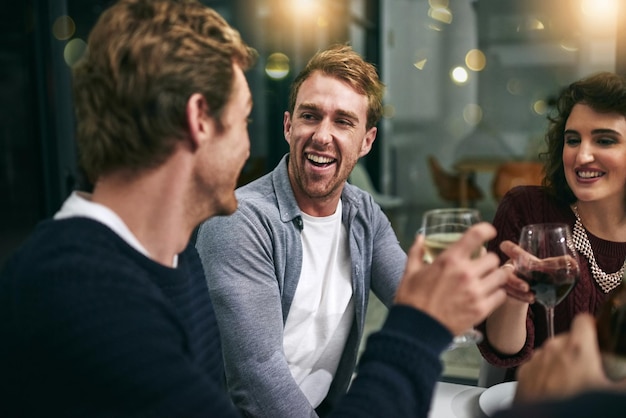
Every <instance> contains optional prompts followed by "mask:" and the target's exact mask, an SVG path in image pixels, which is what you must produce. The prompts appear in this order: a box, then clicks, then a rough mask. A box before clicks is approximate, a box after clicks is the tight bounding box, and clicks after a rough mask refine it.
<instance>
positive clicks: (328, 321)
mask: <svg viewBox="0 0 626 418" xmlns="http://www.w3.org/2000/svg"><path fill="white" fill-rule="evenodd" d="M302 215H303V216H302V219H303V221H304V227H303V229H302V250H303V254H302V256H303V257H302V273H301V274H300V280H299V282H298V287H297V289H296V293H295V295H294V298H293V302H292V303H291V308H290V309H289V315H288V316H287V321H286V323H285V330H284V336H283V347H284V350H285V356H286V358H287V362H288V364H289V369H290V370H291V374H292V376H293V377H294V379H295V380H296V382H297V383H298V385H299V386H300V389H301V390H302V392H303V393H304V395H305V396H306V397H307V399H308V400H309V402H310V403H311V405H312V406H313V407H314V408H316V407H317V406H319V404H320V403H321V402H322V401H323V400H324V398H325V397H326V395H327V393H328V389H329V388H330V384H331V383H332V380H333V377H334V375H335V373H336V371H337V366H338V365H339V360H340V359H341V354H342V352H343V348H344V346H345V343H346V340H347V338H348V334H349V333H350V327H351V326H352V322H353V320H354V302H353V300H352V275H351V272H350V270H351V263H350V252H349V248H348V236H347V231H346V229H345V227H344V226H343V224H342V223H341V201H340V202H339V205H338V207H337V210H336V211H335V213H334V214H333V215H331V216H327V217H321V218H317V217H313V216H309V215H306V214H302Z"/></svg>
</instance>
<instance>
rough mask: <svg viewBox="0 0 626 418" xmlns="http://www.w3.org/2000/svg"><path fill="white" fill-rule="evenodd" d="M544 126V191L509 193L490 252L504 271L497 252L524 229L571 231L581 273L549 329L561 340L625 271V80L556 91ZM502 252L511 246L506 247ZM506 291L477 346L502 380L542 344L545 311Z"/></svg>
mask: <svg viewBox="0 0 626 418" xmlns="http://www.w3.org/2000/svg"><path fill="white" fill-rule="evenodd" d="M549 121H550V127H549V129H548V132H547V134H546V142H547V145H548V150H547V152H545V153H544V154H542V155H541V157H542V159H543V160H544V162H545V164H544V174H545V177H544V180H543V185H542V186H519V187H516V188H514V189H512V190H511V191H509V192H508V193H507V195H506V196H505V197H504V198H503V199H502V201H501V202H500V205H499V206H498V210H497V212H496V215H495V217H494V221H493V224H494V226H495V227H496V229H497V230H498V235H497V237H496V238H495V239H494V240H493V241H491V242H490V243H489V244H488V249H489V250H490V251H495V252H496V253H497V254H498V255H499V256H500V260H501V263H502V264H507V261H508V260H509V256H508V255H507V254H506V253H505V252H503V251H502V248H501V246H500V245H501V243H503V242H504V241H512V242H515V243H516V242H517V241H518V239H519V234H520V230H521V228H522V227H523V226H524V225H527V224H532V223H542V222H563V223H566V224H568V225H569V226H570V228H571V229H572V231H573V235H574V241H575V245H576V249H577V250H578V253H579V260H580V265H581V274H580V279H579V281H578V283H577V284H576V286H575V287H574V289H573V290H572V291H571V293H570V294H569V295H568V296H567V298H566V299H565V300H563V301H562V302H561V303H560V304H559V305H557V307H556V309H555V313H554V327H555V332H556V333H559V332H563V331H566V330H568V329H569V327H570V324H571V321H572V319H573V318H574V316H575V315H576V314H577V313H579V312H590V313H592V314H595V313H596V312H597V311H598V309H599V307H600V306H601V305H602V303H603V302H604V301H605V300H606V298H607V294H608V293H609V292H610V291H611V290H612V289H614V288H615V287H616V286H617V285H618V284H619V283H620V282H621V278H622V273H623V271H624V259H625V258H626V79H624V78H623V77H621V76H619V75H616V74H613V73H606V72H604V73H598V74H595V75H592V76H590V77H588V78H584V79H582V80H579V81H576V82H574V83H572V84H571V85H569V86H568V87H566V88H565V89H563V90H562V91H561V94H560V95H559V98H558V100H557V103H556V114H553V115H552V116H551V117H549ZM507 246H509V247H510V246H511V244H510V243H505V244H504V246H503V248H504V249H505V250H506V249H507ZM507 252H508V251H507ZM508 263H510V261H508ZM511 283H515V281H512V282H511ZM518 283H519V282H518ZM510 288H511V290H509V293H508V298H507V301H506V303H504V304H503V305H502V306H500V307H499V308H498V309H497V310H496V311H494V312H493V313H492V314H491V315H490V316H489V317H488V318H487V320H486V321H485V322H484V323H483V324H481V328H482V331H483V333H484V335H485V340H484V341H483V342H482V343H481V344H480V345H479V349H480V351H481V353H482V355H483V357H484V358H485V359H486V360H487V361H488V362H489V363H491V364H493V365H496V366H499V367H503V368H507V369H509V370H508V372H507V376H506V379H507V380H511V379H513V378H514V368H515V367H516V366H518V365H519V364H521V363H523V362H525V361H526V360H527V359H528V358H529V357H530V355H531V354H532V352H533V350H534V349H535V348H536V347H539V346H540V345H541V344H542V343H543V342H544V341H545V340H546V338H547V323H546V317H545V313H544V308H543V307H542V306H541V305H539V304H537V303H532V302H533V296H532V293H530V292H528V291H526V288H523V289H519V288H518V289H517V290H512V289H514V286H510ZM529 302H531V303H529Z"/></svg>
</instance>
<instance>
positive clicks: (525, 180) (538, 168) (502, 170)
mask: <svg viewBox="0 0 626 418" xmlns="http://www.w3.org/2000/svg"><path fill="white" fill-rule="evenodd" d="M543 177H544V173H543V164H542V163H540V162H538V161H509V162H506V163H503V164H501V165H500V166H499V167H498V169H497V170H496V172H495V174H494V176H493V183H492V184H491V191H492V193H493V198H494V199H495V200H496V202H499V201H500V199H502V196H504V195H505V194H506V192H508V191H509V190H510V189H512V188H513V187H515V186H527V185H537V186H538V185H541V182H542V180H543Z"/></svg>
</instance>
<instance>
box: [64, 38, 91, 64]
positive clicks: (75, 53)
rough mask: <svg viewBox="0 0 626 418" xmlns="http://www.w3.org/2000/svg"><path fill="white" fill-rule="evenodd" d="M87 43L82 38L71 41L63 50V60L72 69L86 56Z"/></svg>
mask: <svg viewBox="0 0 626 418" xmlns="http://www.w3.org/2000/svg"><path fill="white" fill-rule="evenodd" d="M85 51H87V43H86V42H85V41H83V40H82V39H80V38H75V39H72V40H71V41H69V42H68V43H67V44H66V45H65V48H64V49H63V59H65V63H66V64H67V65H69V66H70V67H72V66H74V64H76V63H77V62H78V61H80V59H81V58H82V57H83V55H85Z"/></svg>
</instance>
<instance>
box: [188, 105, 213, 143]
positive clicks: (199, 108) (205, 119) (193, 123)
mask: <svg viewBox="0 0 626 418" xmlns="http://www.w3.org/2000/svg"><path fill="white" fill-rule="evenodd" d="M186 111H187V125H188V126H189V139H190V141H191V143H192V146H193V148H194V149H195V148H197V147H198V146H199V145H200V144H201V143H202V142H203V141H206V140H207V139H208V138H209V137H210V136H211V135H212V134H213V132H214V129H215V120H214V119H213V118H212V117H211V116H209V105H208V103H207V102H206V99H205V98H204V96H203V95H201V94H200V93H194V94H192V95H191V97H189V100H187V108H186Z"/></svg>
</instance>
